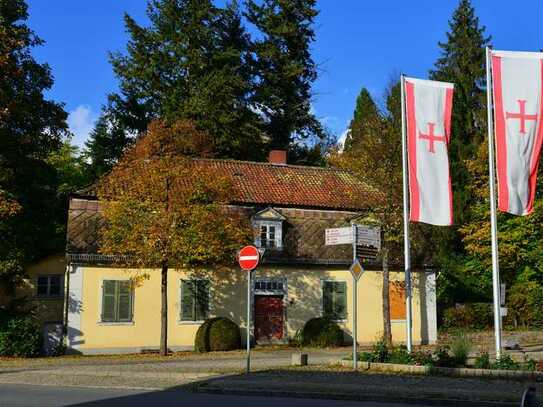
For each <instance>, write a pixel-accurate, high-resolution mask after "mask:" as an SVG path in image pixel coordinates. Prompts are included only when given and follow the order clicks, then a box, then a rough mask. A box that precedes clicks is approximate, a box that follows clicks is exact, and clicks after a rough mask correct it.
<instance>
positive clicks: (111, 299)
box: [102, 280, 116, 322]
mask: <svg viewBox="0 0 543 407" xmlns="http://www.w3.org/2000/svg"><path fill="white" fill-rule="evenodd" d="M115 283H116V281H112V280H104V282H103V284H102V321H103V322H113V321H115V314H116V313H115V291H116V289H115V288H116V284H115Z"/></svg>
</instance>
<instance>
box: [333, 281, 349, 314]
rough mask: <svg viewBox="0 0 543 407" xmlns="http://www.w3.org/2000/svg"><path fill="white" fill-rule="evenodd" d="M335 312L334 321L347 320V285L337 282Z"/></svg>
mask: <svg viewBox="0 0 543 407" xmlns="http://www.w3.org/2000/svg"><path fill="white" fill-rule="evenodd" d="M335 288H336V290H335V294H336V295H335V297H336V298H335V299H336V301H335V310H334V311H335V312H334V314H335V315H336V319H346V318H347V283H345V282H337V283H335Z"/></svg>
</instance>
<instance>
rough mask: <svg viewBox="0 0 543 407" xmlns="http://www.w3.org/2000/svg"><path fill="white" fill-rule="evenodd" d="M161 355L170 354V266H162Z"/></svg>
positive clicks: (165, 264)
mask: <svg viewBox="0 0 543 407" xmlns="http://www.w3.org/2000/svg"><path fill="white" fill-rule="evenodd" d="M160 300H161V301H160V306H161V310H160V355H161V356H166V355H167V354H168V264H167V263H164V264H163V265H162V281H161V299H160Z"/></svg>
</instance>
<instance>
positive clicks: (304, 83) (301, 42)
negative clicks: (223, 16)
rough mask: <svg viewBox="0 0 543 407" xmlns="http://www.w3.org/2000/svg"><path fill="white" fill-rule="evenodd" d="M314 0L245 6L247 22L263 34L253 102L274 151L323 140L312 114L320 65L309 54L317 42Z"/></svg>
mask: <svg viewBox="0 0 543 407" xmlns="http://www.w3.org/2000/svg"><path fill="white" fill-rule="evenodd" d="M317 14H318V11H317V10H316V1H315V0H265V1H263V2H262V4H260V5H259V4H257V3H256V2H255V1H254V0H249V1H248V2H247V13H246V16H247V19H248V20H249V22H250V23H252V24H254V25H255V26H256V28H257V29H258V30H259V31H260V33H261V34H262V38H261V39H258V40H256V41H254V42H253V50H254V54H255V61H254V69H255V74H256V75H257V78H258V80H257V83H256V86H255V93H254V97H253V103H254V105H255V107H256V109H258V111H260V112H261V113H262V115H263V116H264V118H265V120H266V123H265V129H266V133H267V136H269V137H270V139H271V146H272V147H274V148H288V147H289V146H290V145H291V144H292V143H293V141H295V140H297V139H298V140H299V139H301V140H304V139H308V138H309V137H315V136H316V137H318V138H320V137H322V136H323V131H322V127H321V124H320V123H319V121H318V120H317V119H316V118H315V116H314V114H313V113H312V112H311V85H312V83H313V82H314V81H315V80H316V78H317V66H316V64H315V62H314V61H313V59H312V57H311V53H310V45H311V43H312V42H313V41H314V40H315V32H314V30H313V27H312V26H313V22H314V20H315V18H316V16H317Z"/></svg>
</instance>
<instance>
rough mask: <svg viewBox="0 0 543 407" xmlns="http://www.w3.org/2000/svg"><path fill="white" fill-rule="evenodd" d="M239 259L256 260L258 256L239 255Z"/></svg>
mask: <svg viewBox="0 0 543 407" xmlns="http://www.w3.org/2000/svg"><path fill="white" fill-rule="evenodd" d="M239 259H240V260H258V256H239Z"/></svg>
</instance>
